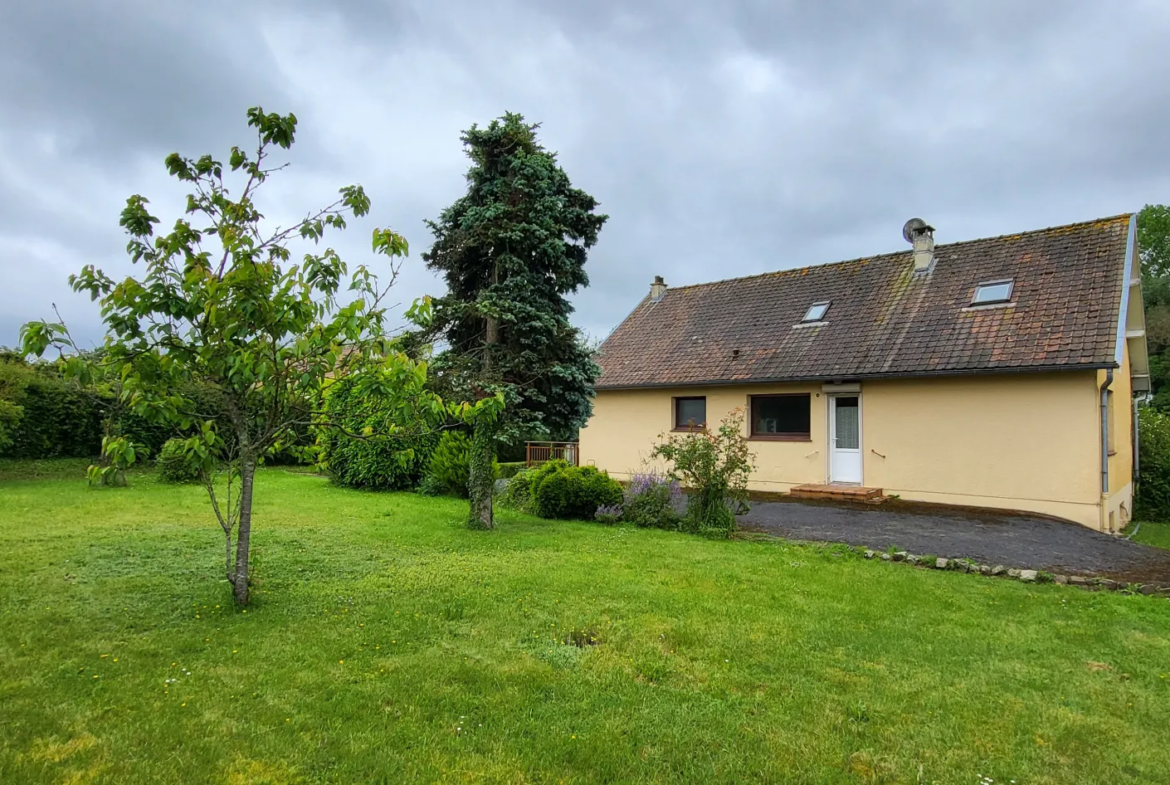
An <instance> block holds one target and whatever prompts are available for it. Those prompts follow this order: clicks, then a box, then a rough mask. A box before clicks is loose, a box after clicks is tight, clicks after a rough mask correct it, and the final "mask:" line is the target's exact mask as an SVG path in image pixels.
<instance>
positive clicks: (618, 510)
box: [593, 504, 622, 525]
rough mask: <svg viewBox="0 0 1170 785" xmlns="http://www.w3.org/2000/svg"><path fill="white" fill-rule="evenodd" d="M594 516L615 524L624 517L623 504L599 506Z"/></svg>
mask: <svg viewBox="0 0 1170 785" xmlns="http://www.w3.org/2000/svg"><path fill="white" fill-rule="evenodd" d="M593 517H594V518H596V519H597V520H598V521H600V522H602V523H608V524H611V525H612V524H615V523H618V522H619V521H621V519H622V506H621V505H620V504H603V505H601V506H600V507H598V508H597V512H596V513H594V514H593Z"/></svg>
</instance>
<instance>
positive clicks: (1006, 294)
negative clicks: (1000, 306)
mask: <svg viewBox="0 0 1170 785" xmlns="http://www.w3.org/2000/svg"><path fill="white" fill-rule="evenodd" d="M1014 283H1015V282H1014V281H1013V280H1011V279H1009V280H1006V281H985V282H984V283H981V284H979V285H978V286H976V287H975V296H974V297H972V298H971V305H991V304H993V303H1006V302H1007V301H1008V300H1010V299H1012V288H1013V286H1014Z"/></svg>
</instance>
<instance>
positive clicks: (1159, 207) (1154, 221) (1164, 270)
mask: <svg viewBox="0 0 1170 785" xmlns="http://www.w3.org/2000/svg"><path fill="white" fill-rule="evenodd" d="M1138 248H1140V249H1141V260H1142V274H1143V275H1148V276H1150V277H1152V278H1163V277H1165V276H1167V275H1170V205H1164V204H1147V205H1146V206H1145V207H1143V208H1142V210H1141V212H1140V213H1138Z"/></svg>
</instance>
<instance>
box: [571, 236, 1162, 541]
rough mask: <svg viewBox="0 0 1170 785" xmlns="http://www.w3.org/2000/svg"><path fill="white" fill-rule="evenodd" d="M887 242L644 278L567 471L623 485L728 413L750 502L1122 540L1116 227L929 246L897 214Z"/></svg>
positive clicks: (1121, 347) (1127, 396)
mask: <svg viewBox="0 0 1170 785" xmlns="http://www.w3.org/2000/svg"><path fill="white" fill-rule="evenodd" d="M903 236H904V238H905V239H906V240H907V241H908V242H909V243H910V244H911V246H912V247H911V248H909V249H907V250H904V251H902V252H898V253H889V254H884V255H881V256H873V257H869V258H863V259H855V260H852V261H847V262H839V263H836V264H825V265H819V266H814V267H803V268H800V269H794V270H783V271H780V272H773V273H765V274H762V275H754V276H749V277H746V278H735V279H731V280H725V281H717V282H715V283H708V284H701V285H696V286H680V287H668V286H667V285H666V283H665V282H663V280H662V278H661V277H659V278H656V279H655V281H654V283H653V284H652V285H651V287H650V293H649V295H648V296H647V297H646V298H645V299H643V300H642V301H641V303H639V304H638V306H637V307H636V308H635V309H634V311H633V313H631V314H630V315H629V316H628V317H627V318H626V319H625V321H623V322H622V323H621V325H619V326H618V327H617V329H616V330H614V332H613V333H612V334H611V335H610V336H609V338H608V339H607V340H606V341H605V343H604V344H603V345H602V346H601V350H600V355H599V363H600V365H601V368H602V373H601V376H600V378H599V380H598V384H597V397H596V399H595V401H594V411H593V416H592V418H591V419H590V420H589V422H588V424H587V426H586V427H585V428H584V429H582V432H581V437H580V451H581V460H582V461H583V462H584V463H586V464H593V465H596V466H597V467H599V468H602V469H606V470H608V471H609V473H610V474H611V475H613V476H615V477H617V478H619V479H620V478H624V477H627V476H628V475H629V474H630V473H632V472H634V471H636V470H638V469H639V468H641V467H643V466H644V465H645V464H646V461H647V459H648V456H649V454H650V451H651V449H652V447H653V445H654V444H655V443H657V442H658V441H659V436H660V434H663V433H666V432H670V431H685V430H687V429H688V428H689V427H691V426H692V424H701V423H711V424H713V425H714V424H717V423H718V422H719V421H720V420H721V419H722V418H723V417H724V416H725V415H726V414H727V413H728V412H729V411H730V410H732V409H734V408H736V407H740V408H742V409H743V410H744V412H745V413H746V423H745V430H746V435H747V436H748V438H749V439H751V443H752V444H751V446H752V450H753V452H754V453H755V456H756V469H755V472H754V474H753V476H752V478H751V483H750V488H751V489H752V490H757V491H773V492H790V491H792V489H794V488H800V486H810V485H831V486H843V487H846V488H848V487H858V488H873V489H882V490H881V492H882V493H884V494H886V495H897V496H898V497H900V498H901V499H905V500H915V501H921V502H935V503H944V504H953V505H964V506H975V507H990V508H1000V509H1010V510H1020V511H1028V512H1036V513H1042V514H1046V515H1051V516H1056V517H1059V518H1063V519H1067V520H1069V521H1075V522H1077V523H1080V524H1083V525H1085V526H1088V527H1091V528H1094V529H1098V530H1100V531H1107V532H1116V531H1118V530H1120V529H1121V528H1122V527H1123V526H1124V525H1125V523H1126V522H1127V521H1128V520H1129V517H1130V515H1131V513H1132V510H1133V479H1134V475H1135V473H1136V471H1137V466H1136V465H1135V463H1136V462H1135V457H1134V456H1135V455H1136V452H1137V451H1136V449H1135V448H1136V438H1137V436H1136V432H1135V427H1134V426H1135V422H1136V420H1135V417H1134V413H1135V409H1134V396H1135V395H1140V394H1142V393H1145V392H1147V391H1148V390H1149V367H1148V359H1147V354H1146V343H1145V320H1144V314H1143V311H1142V297H1141V275H1140V266H1139V262H1138V253H1137V247H1136V245H1137V222H1136V218H1135V217H1134V216H1131V215H1121V216H1117V217H1113V218H1105V219H1101V220H1098V221H1091V222H1088V223H1079V224H1072V225H1068V226H1060V227H1055V228H1051V229H1042V230H1040V231H1032V232H1024V233H1022V234H1013V235H1006V236H1003V237H993V238H988V239H981V240H972V241H969V242H958V243H950V244H940V245H937V246H936V245H935V244H934V229H933V228H932V227H930V226H927V225H926V223H925V222H924V221H921V220H920V219H912V220H911V221H909V222H907V224H906V226H905V228H904V230H903ZM829 490H832V489H831V488H830V489H829Z"/></svg>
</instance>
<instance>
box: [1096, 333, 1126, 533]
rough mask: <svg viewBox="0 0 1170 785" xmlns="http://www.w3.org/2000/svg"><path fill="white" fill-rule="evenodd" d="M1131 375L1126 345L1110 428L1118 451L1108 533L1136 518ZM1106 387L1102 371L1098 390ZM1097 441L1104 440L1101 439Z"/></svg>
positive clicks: (1107, 502)
mask: <svg viewBox="0 0 1170 785" xmlns="http://www.w3.org/2000/svg"><path fill="white" fill-rule="evenodd" d="M1129 373H1130V364H1129V345H1128V342H1126V343H1125V344H1124V351H1123V353H1122V358H1121V367H1120V368H1119V369H1117V370H1116V371H1114V372H1113V384H1112V385H1111V386H1110V389H1111V390H1112V391H1113V412H1112V416H1111V417H1110V422H1109V427H1110V428H1111V429H1113V448H1114V451H1113V453H1112V454H1111V455H1110V456H1109V493H1108V496H1107V497H1106V498H1104V499H1103V504H1102V508H1101V509H1102V512H1101V522H1100V526H1099V528H1100V529H1101V530H1102V531H1108V532H1115V531H1121V530H1122V529H1123V528H1125V525H1126V524H1127V523H1129V520H1130V518H1131V517H1132V515H1133V389H1132V380H1131V379H1130V376H1129ZM1104 383H1105V372H1104V371H1101V372H1099V373H1098V374H1097V386H1098V388H1100V386H1101V385H1102V384H1104ZM1099 405H1100V401H1099V400H1098V406H1099ZM1098 434H1100V426H1099V425H1098ZM1097 438H1098V440H1100V438H1101V437H1100V435H1098V437H1097ZM1098 449H1099V448H1098Z"/></svg>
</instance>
